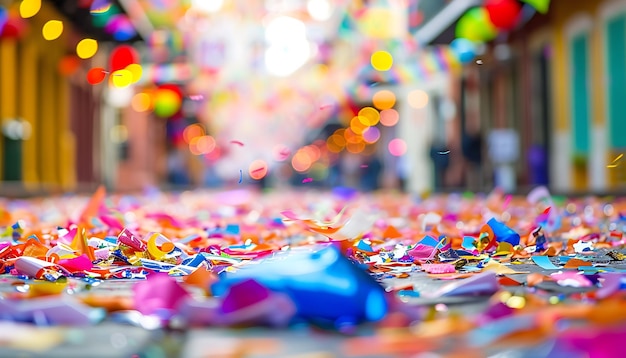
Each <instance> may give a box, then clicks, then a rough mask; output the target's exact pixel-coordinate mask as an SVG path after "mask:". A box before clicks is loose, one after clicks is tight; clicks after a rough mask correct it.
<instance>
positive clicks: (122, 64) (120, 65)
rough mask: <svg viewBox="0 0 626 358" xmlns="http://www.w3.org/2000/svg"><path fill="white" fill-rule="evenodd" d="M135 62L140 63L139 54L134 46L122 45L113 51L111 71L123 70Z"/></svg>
mask: <svg viewBox="0 0 626 358" xmlns="http://www.w3.org/2000/svg"><path fill="white" fill-rule="evenodd" d="M133 63H139V54H138V53H137V50H135V49H134V48H133V47H132V46H129V45H120V46H118V47H116V48H115V49H114V50H113V52H111V64H110V66H111V72H114V71H118V70H123V69H125V68H126V67H127V66H128V65H131V64H133Z"/></svg>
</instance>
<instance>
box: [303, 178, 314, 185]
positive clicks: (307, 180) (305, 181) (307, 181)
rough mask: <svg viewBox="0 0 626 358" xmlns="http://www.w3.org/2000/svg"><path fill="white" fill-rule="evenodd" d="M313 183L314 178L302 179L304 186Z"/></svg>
mask: <svg viewBox="0 0 626 358" xmlns="http://www.w3.org/2000/svg"><path fill="white" fill-rule="evenodd" d="M312 181H313V178H304V179H302V183H303V184H304V183H310V182H312Z"/></svg>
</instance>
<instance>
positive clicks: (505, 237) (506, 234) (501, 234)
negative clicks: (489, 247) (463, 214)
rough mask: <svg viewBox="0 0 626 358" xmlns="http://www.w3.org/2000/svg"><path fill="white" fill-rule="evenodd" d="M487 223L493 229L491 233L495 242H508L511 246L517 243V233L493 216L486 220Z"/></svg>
mask: <svg viewBox="0 0 626 358" xmlns="http://www.w3.org/2000/svg"><path fill="white" fill-rule="evenodd" d="M487 225H489V227H491V230H493V234H494V235H495V237H496V241H497V242H508V243H509V244H511V245H513V246H517V245H519V241H520V237H519V234H518V233H516V232H515V231H513V230H512V229H511V228H509V227H508V226H506V225H504V224H503V223H501V222H499V221H498V220H496V219H494V218H491V220H489V221H488V222H487Z"/></svg>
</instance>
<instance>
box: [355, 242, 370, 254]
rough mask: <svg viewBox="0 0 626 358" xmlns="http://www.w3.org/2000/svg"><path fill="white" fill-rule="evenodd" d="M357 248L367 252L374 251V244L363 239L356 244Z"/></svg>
mask: <svg viewBox="0 0 626 358" xmlns="http://www.w3.org/2000/svg"><path fill="white" fill-rule="evenodd" d="M356 248H357V249H359V250H361V251H365V252H374V250H373V249H372V246H371V245H370V244H368V243H366V242H365V241H363V240H360V241H359V243H358V244H357V245H356Z"/></svg>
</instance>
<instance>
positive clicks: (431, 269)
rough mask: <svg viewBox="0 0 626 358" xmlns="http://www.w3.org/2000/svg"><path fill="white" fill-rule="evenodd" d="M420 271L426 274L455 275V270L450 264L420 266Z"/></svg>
mask: <svg viewBox="0 0 626 358" xmlns="http://www.w3.org/2000/svg"><path fill="white" fill-rule="evenodd" d="M422 270H424V272H428V273H434V274H438V273H455V272H456V268H454V265H451V264H422Z"/></svg>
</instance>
